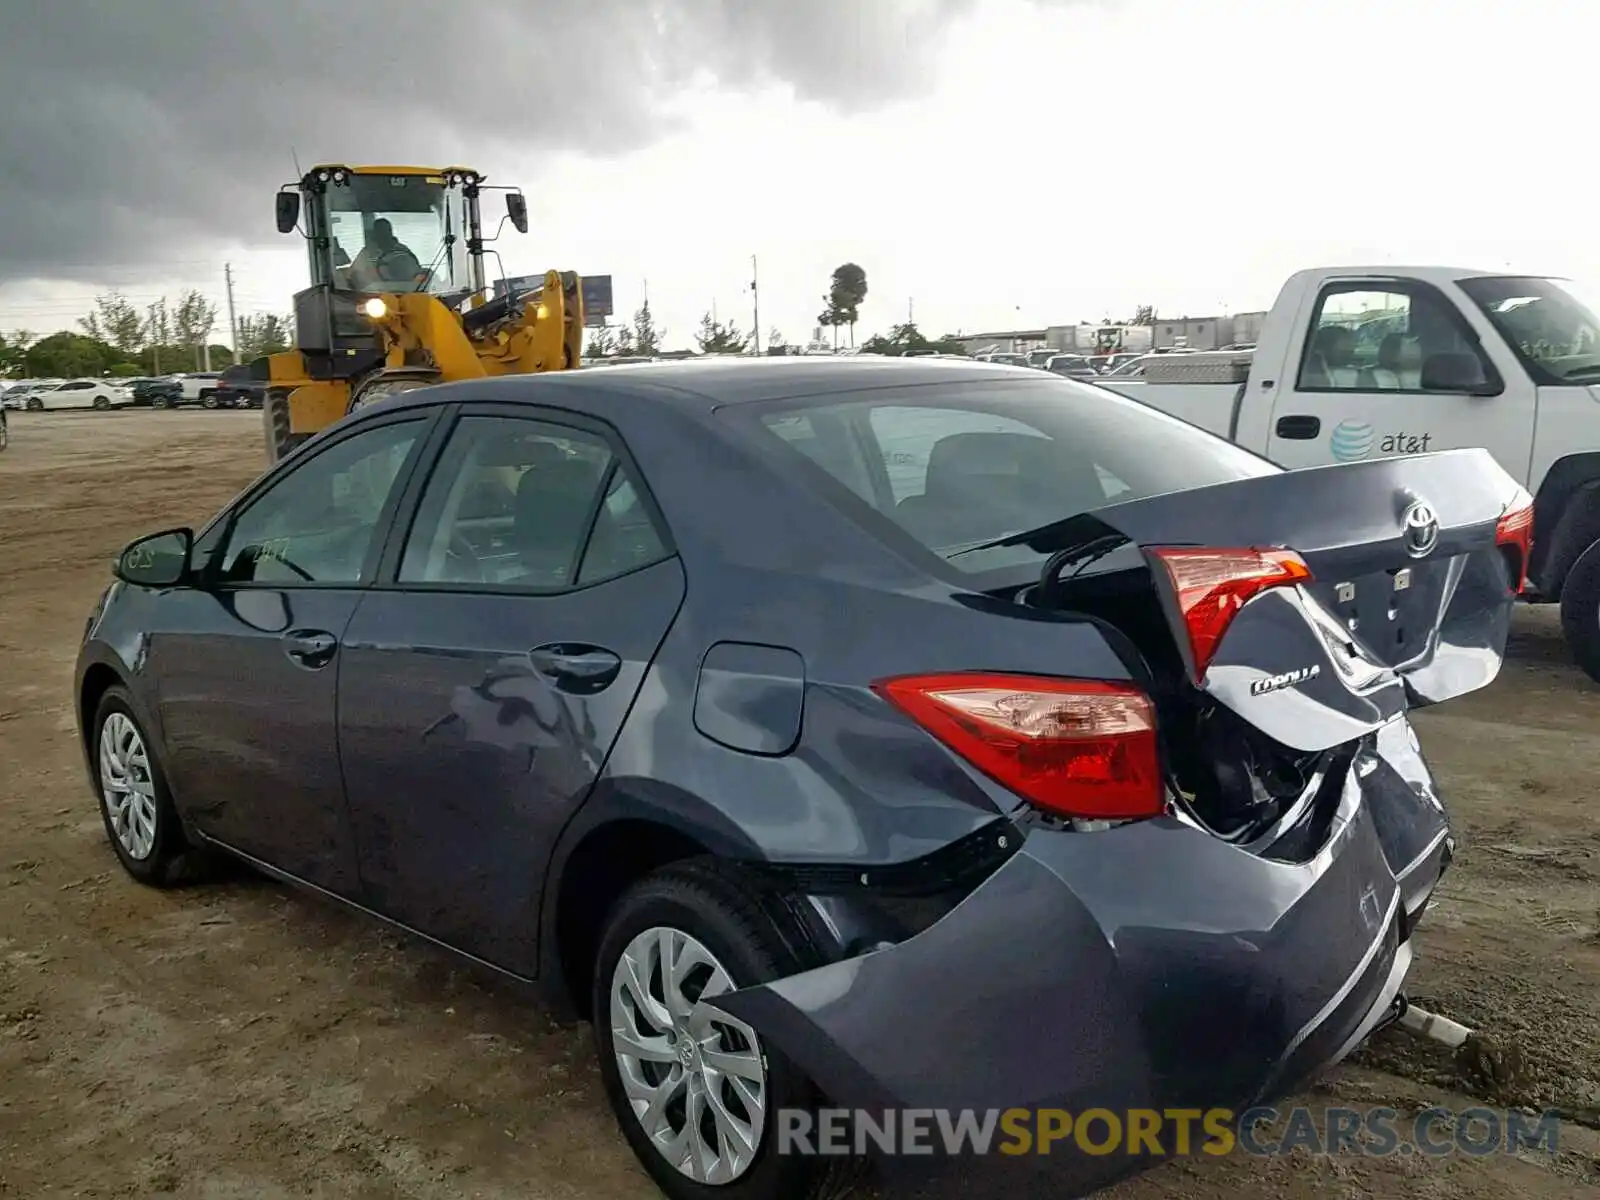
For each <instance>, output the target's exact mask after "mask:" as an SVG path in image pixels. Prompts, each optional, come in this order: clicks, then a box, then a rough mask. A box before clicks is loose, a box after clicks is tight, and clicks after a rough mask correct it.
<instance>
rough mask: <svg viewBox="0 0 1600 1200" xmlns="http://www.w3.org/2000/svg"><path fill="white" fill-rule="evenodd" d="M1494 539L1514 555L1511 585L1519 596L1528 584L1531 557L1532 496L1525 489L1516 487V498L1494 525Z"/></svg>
mask: <svg viewBox="0 0 1600 1200" xmlns="http://www.w3.org/2000/svg"><path fill="white" fill-rule="evenodd" d="M1494 540H1495V542H1496V544H1497V545H1500V546H1502V547H1504V548H1505V549H1506V550H1507V551H1508V552H1509V553H1514V554H1515V555H1516V558H1517V561H1516V563H1515V564H1513V566H1512V568H1511V571H1512V579H1513V581H1514V582H1513V583H1512V587H1513V588H1515V589H1516V592H1517V594H1518V595H1519V596H1520V595H1521V594H1522V593H1523V591H1524V590H1525V589H1526V588H1527V586H1528V564H1529V562H1530V561H1531V560H1532V558H1533V497H1532V496H1530V495H1528V493H1527V490H1526V489H1524V488H1518V489H1517V498H1516V499H1515V500H1513V501H1512V502H1511V507H1510V508H1509V509H1507V510H1506V513H1505V516H1503V517H1501V518H1500V521H1499V523H1498V524H1496V525H1495V527H1494Z"/></svg>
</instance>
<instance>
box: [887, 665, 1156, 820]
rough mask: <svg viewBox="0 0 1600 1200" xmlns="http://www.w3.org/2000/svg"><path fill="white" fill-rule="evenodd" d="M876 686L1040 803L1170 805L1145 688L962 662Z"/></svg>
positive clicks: (1060, 809)
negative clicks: (1001, 671) (957, 668)
mask: <svg viewBox="0 0 1600 1200" xmlns="http://www.w3.org/2000/svg"><path fill="white" fill-rule="evenodd" d="M873 690H874V691H876V692H877V693H878V694H879V695H880V696H883V697H884V698H885V699H886V700H888V701H889V702H890V703H891V704H893V705H895V707H897V708H899V709H900V710H901V711H902V712H904V713H905V714H906V715H907V716H909V717H910V718H911V719H912V720H913V721H915V722H916V723H917V724H918V725H920V726H922V728H923V729H925V730H927V731H928V732H929V733H930V734H932V735H933V736H934V737H936V738H938V739H939V741H941V742H942V743H944V745H945V746H947V747H948V748H949V749H951V750H953V751H954V752H955V753H957V754H959V755H960V756H961V757H962V758H964V759H966V760H967V761H968V762H969V763H971V764H972V765H973V766H974V767H976V768H978V770H980V771H982V772H983V773H984V774H985V775H988V776H989V777H990V778H992V779H994V780H996V781H997V782H999V783H1001V784H1004V785H1005V786H1006V787H1008V788H1010V789H1011V790H1012V791H1013V792H1015V793H1017V795H1019V796H1021V797H1023V799H1025V800H1027V801H1028V802H1029V803H1031V804H1033V805H1035V806H1037V807H1039V808H1042V809H1046V810H1048V811H1050V812H1052V813H1055V814H1057V815H1059V816H1065V817H1078V818H1083V819H1086V820H1113V821H1116V820H1133V819H1138V818H1143V817H1154V816H1159V815H1160V814H1161V813H1163V812H1165V811H1166V799H1165V788H1164V786H1163V782H1162V776H1161V759H1160V755H1159V753H1158V751H1157V746H1156V714H1155V706H1154V705H1153V704H1152V703H1151V702H1150V699H1149V697H1148V696H1146V695H1145V694H1144V693H1143V692H1141V691H1139V690H1138V689H1137V688H1134V687H1130V686H1127V685H1124V684H1116V683H1104V682H1100V681H1097V680H1083V679H1054V678H1048V677H1044V676H1031V675H993V674H986V673H982V672H958V673H954V674H943V675H911V676H904V677H901V678H898V679H886V680H882V681H880V682H879V683H877V684H874V685H873Z"/></svg>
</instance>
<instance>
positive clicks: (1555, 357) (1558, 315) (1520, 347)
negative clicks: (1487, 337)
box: [1460, 276, 1600, 386]
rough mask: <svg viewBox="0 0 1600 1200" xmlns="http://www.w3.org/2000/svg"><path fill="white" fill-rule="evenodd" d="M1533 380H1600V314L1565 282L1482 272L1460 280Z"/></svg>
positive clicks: (1552, 381) (1555, 382) (1551, 382)
mask: <svg viewBox="0 0 1600 1200" xmlns="http://www.w3.org/2000/svg"><path fill="white" fill-rule="evenodd" d="M1460 287H1461V290H1462V291H1463V292H1465V293H1466V294H1467V295H1468V296H1470V297H1471V298H1472V302H1473V303H1474V304H1476V305H1477V306H1478V307H1479V308H1480V309H1482V310H1483V314H1484V316H1486V317H1488V318H1489V322H1490V324H1492V325H1493V326H1494V327H1495V329H1496V330H1498V331H1499V333H1500V336H1501V337H1503V338H1505V340H1506V341H1507V343H1509V344H1510V346H1511V349H1512V350H1513V351H1514V352H1515V353H1516V355H1517V357H1518V358H1519V359H1521V360H1522V365H1523V366H1524V367H1526V368H1527V370H1528V374H1529V375H1531V376H1532V377H1533V380H1534V382H1535V383H1539V384H1544V385H1547V386H1549V385H1560V384H1568V385H1570V384H1588V383H1593V382H1595V381H1596V380H1597V379H1600V317H1597V316H1596V315H1595V311H1594V308H1593V307H1591V306H1590V305H1588V304H1585V303H1584V299H1583V297H1582V294H1581V293H1580V292H1579V291H1578V290H1577V289H1575V288H1574V287H1573V285H1572V284H1570V283H1568V282H1566V281H1565V280H1555V279H1537V278H1529V277H1526V276H1484V277H1482V278H1478V279H1463V280H1461V281H1460Z"/></svg>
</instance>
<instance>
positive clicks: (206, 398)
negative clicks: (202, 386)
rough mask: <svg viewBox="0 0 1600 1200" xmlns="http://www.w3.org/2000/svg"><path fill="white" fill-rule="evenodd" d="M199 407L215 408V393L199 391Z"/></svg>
mask: <svg viewBox="0 0 1600 1200" xmlns="http://www.w3.org/2000/svg"><path fill="white" fill-rule="evenodd" d="M200 407H201V408H215V407H217V394H216V393H215V392H201V393H200Z"/></svg>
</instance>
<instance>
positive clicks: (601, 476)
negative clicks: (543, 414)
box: [399, 416, 663, 591]
mask: <svg viewBox="0 0 1600 1200" xmlns="http://www.w3.org/2000/svg"><path fill="white" fill-rule="evenodd" d="M662 556H663V543H662V540H661V538H660V537H659V536H658V534H657V531H656V528H655V526H654V524H653V523H652V521H651V519H650V516H649V514H648V512H647V511H646V510H645V508H644V506H643V504H642V503H641V501H640V492H639V490H638V488H637V486H636V484H635V482H634V481H633V480H632V479H631V478H630V477H629V475H628V472H627V470H626V468H625V466H624V464H623V463H622V462H621V461H620V460H619V459H618V458H617V456H616V455H614V454H613V453H612V450H611V447H610V445H609V444H608V443H607V442H606V440H605V439H604V438H602V437H600V436H598V435H597V434H593V433H590V432H588V431H585V430H580V429H574V428H571V427H568V426H564V425H556V424H552V423H549V422H545V421H538V420H531V419H527V418H523V417H491V416H467V417H463V418H462V419H461V420H460V421H459V422H458V423H457V425H456V427H455V429H454V430H453V431H452V433H451V435H450V441H449V443H448V444H447V445H446V446H445V450H444V453H443V454H442V455H441V456H440V459H439V465H438V467H437V468H436V469H435V470H434V472H433V475H432V477H431V478H430V479H429V480H428V485H427V487H426V488H425V489H424V491H423V495H422V502H421V504H420V505H419V506H418V509H417V518H416V521H415V522H414V523H413V525H412V528H411V532H410V534H409V535H408V537H407V539H406V547H405V552H404V555H403V557H402V558H401V562H400V574H399V581H400V582H401V583H432V584H464V585H471V584H489V585H491V586H493V587H497V588H499V587H511V588H527V589H529V590H533V591H559V590H562V589H566V588H570V587H574V586H578V585H579V584H587V583H593V582H596V581H598V580H600V579H604V578H610V577H612V576H615V575H618V574H622V573H624V572H626V571H630V570H633V569H635V568H637V567H640V566H645V565H648V564H649V563H652V562H655V561H657V560H658V559H660V558H661V557H662Z"/></svg>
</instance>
